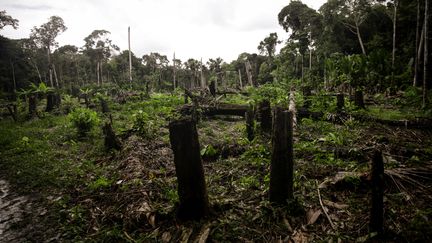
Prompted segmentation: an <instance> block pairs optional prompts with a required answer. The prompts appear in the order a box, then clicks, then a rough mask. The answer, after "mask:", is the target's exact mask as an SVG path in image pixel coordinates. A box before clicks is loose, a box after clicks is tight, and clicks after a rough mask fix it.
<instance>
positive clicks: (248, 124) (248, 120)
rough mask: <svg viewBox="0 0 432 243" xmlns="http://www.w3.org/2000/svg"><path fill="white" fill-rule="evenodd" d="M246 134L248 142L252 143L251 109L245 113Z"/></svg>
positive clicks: (252, 122)
mask: <svg viewBox="0 0 432 243" xmlns="http://www.w3.org/2000/svg"><path fill="white" fill-rule="evenodd" d="M245 117H246V133H247V138H248V140H249V141H252V140H253V139H254V137H255V134H254V112H253V110H252V109H251V108H249V109H248V110H247V111H246V114H245Z"/></svg>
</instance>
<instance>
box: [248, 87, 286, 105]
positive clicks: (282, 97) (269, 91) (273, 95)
mask: <svg viewBox="0 0 432 243" xmlns="http://www.w3.org/2000/svg"><path fill="white" fill-rule="evenodd" d="M248 91H249V92H250V93H251V96H250V97H251V98H252V99H253V100H254V101H255V102H257V103H258V102H260V101H262V100H269V101H270V103H271V104H285V105H288V103H289V88H288V85H287V84H284V83H267V84H264V85H261V86H260V87H258V88H250V89H249V90H248Z"/></svg>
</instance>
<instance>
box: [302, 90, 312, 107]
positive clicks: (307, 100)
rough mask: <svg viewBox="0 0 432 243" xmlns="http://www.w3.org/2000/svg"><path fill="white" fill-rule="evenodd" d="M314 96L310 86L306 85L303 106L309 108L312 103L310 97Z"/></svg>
mask: <svg viewBox="0 0 432 243" xmlns="http://www.w3.org/2000/svg"><path fill="white" fill-rule="evenodd" d="M311 96H312V89H311V87H310V86H304V87H303V99H304V102H303V108H305V109H309V108H310V107H311V105H312V101H311V99H310V97H311Z"/></svg>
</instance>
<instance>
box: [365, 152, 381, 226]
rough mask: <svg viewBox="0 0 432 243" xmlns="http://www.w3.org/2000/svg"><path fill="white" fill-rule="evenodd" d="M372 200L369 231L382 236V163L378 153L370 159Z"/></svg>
mask: <svg viewBox="0 0 432 243" xmlns="http://www.w3.org/2000/svg"><path fill="white" fill-rule="evenodd" d="M371 179H372V198H371V211H370V222H369V231H370V232H377V233H378V234H382V233H383V230H384V227H383V224H384V163H383V157H382V154H381V152H380V151H375V152H374V155H373V158H372V170H371Z"/></svg>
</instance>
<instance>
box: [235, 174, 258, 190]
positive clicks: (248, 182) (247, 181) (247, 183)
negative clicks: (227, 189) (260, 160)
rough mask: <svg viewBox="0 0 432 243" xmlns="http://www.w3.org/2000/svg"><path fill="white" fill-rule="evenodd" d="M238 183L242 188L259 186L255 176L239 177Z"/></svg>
mask: <svg viewBox="0 0 432 243" xmlns="http://www.w3.org/2000/svg"><path fill="white" fill-rule="evenodd" d="M239 183H240V185H241V186H242V187H244V188H259V186H260V183H259V181H258V179H257V178H256V177H255V176H252V175H251V176H244V177H241V178H240V181H239Z"/></svg>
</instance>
